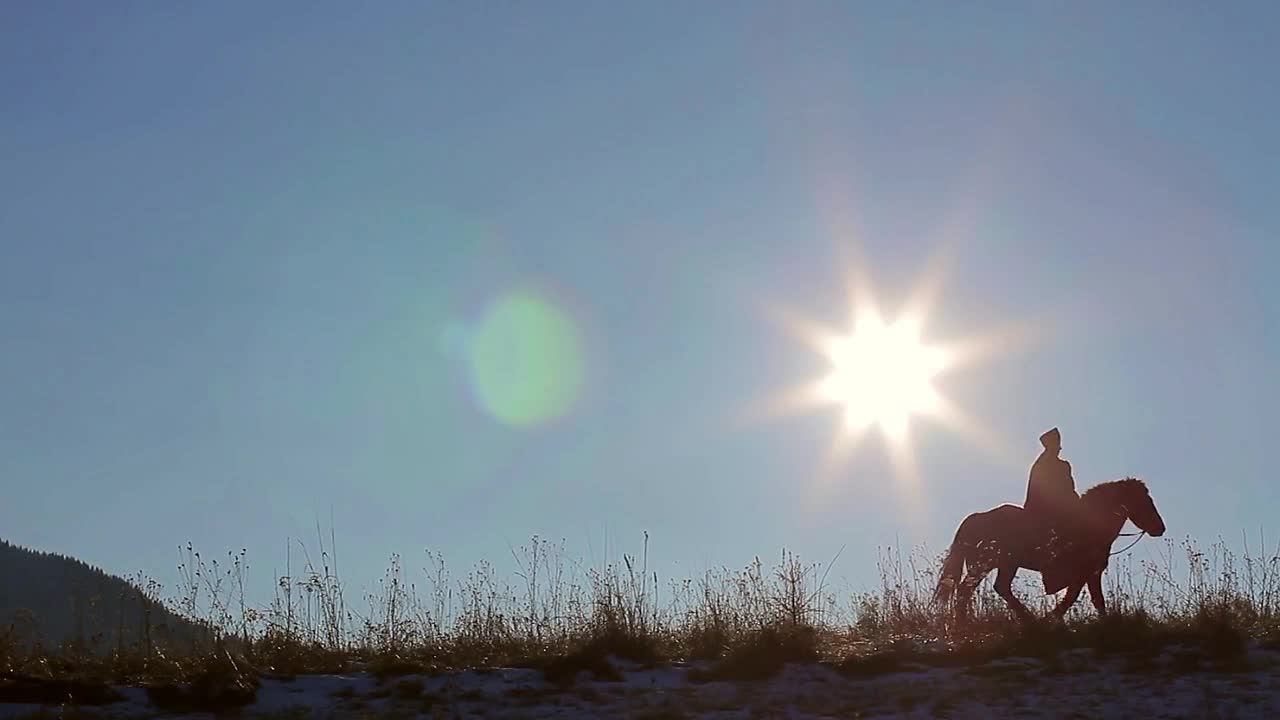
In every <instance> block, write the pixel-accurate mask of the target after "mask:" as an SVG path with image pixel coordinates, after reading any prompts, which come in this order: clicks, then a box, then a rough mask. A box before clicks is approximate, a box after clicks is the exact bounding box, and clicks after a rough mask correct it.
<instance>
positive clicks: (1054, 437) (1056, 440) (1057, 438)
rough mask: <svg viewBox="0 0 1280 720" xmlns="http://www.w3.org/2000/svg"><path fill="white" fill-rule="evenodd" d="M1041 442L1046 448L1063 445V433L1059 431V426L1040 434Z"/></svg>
mask: <svg viewBox="0 0 1280 720" xmlns="http://www.w3.org/2000/svg"><path fill="white" fill-rule="evenodd" d="M1040 444H1041V445H1043V446H1044V447H1045V449H1046V450H1047V449H1048V448H1051V447H1062V433H1060V432H1058V428H1053V429H1052V430H1050V431H1048V432H1046V433H1045V434H1043V435H1041V436H1040Z"/></svg>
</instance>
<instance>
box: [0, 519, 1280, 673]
mask: <svg viewBox="0 0 1280 720" xmlns="http://www.w3.org/2000/svg"><path fill="white" fill-rule="evenodd" d="M317 536H318V538H319V542H317V544H316V545H315V546H313V547H312V548H302V549H301V550H299V556H298V557H295V556H294V553H293V551H290V554H289V556H288V557H287V559H286V567H285V572H284V573H283V574H281V575H279V576H278V577H277V580H276V583H275V588H274V595H273V598H272V600H271V601H270V602H269V603H267V604H266V605H265V606H256V607H255V606H253V605H252V604H251V603H249V602H248V601H247V599H246V598H247V597H248V594H249V593H248V588H247V587H246V584H247V576H248V575H247V571H248V558H247V553H245V552H244V551H243V550H241V551H239V552H235V553H228V554H227V555H226V557H225V558H214V559H210V558H207V557H205V556H202V555H201V554H200V553H199V552H198V551H196V550H195V549H194V548H193V547H191V546H190V545H188V546H186V547H184V548H182V562H181V564H180V565H179V568H178V583H177V585H176V587H175V588H174V590H173V591H172V593H171V594H170V595H167V596H166V595H164V593H163V588H162V587H161V586H160V585H159V584H158V583H155V582H153V581H143V579H141V578H140V579H139V581H137V582H136V583H135V585H136V586H137V588H138V591H139V593H140V594H142V595H144V596H145V597H146V598H148V599H149V601H151V602H154V603H163V604H164V605H165V606H166V607H168V608H170V609H171V610H172V611H173V612H175V613H177V614H178V615H180V616H181V617H183V618H185V619H186V620H187V621H189V622H190V623H192V625H193V626H194V627H195V628H197V629H198V630H199V631H198V632H190V633H186V634H185V635H184V636H183V637H181V638H174V637H169V636H164V635H151V634H147V636H146V640H145V642H144V643H139V644H138V646H137V647H131V648H123V647H120V648H111V649H109V651H107V652H97V653H95V652H86V651H84V650H83V649H82V648H70V647H64V648H61V649H54V648H48V647H43V646H40V645H34V646H33V645H30V644H23V643H18V642H16V641H15V638H16V637H17V635H18V634H19V633H20V631H21V629H20V628H18V627H10V628H7V629H0V671H8V672H11V673H28V674H32V673H34V674H43V675H46V676H48V675H55V674H57V673H59V672H73V671H74V672H83V673H100V674H103V675H106V676H109V677H112V678H117V679H120V678H125V679H136V678H139V677H159V676H163V677H182V676H184V675H189V674H190V673H192V672H196V671H199V670H201V669H207V668H208V667H209V666H210V665H211V664H218V663H223V664H225V663H227V662H230V663H234V664H236V666H237V667H241V666H243V667H251V668H254V669H256V670H260V671H268V672H279V673H298V672H308V671H335V670H342V669H349V668H351V667H354V666H363V667H369V668H371V669H373V670H375V671H379V672H396V671H397V670H407V669H429V668H451V667H476V666H492V665H500V664H513V663H514V664H521V663H531V664H537V663H546V662H549V661H550V660H552V659H555V658H565V657H573V656H575V653H576V654H579V655H580V654H582V653H595V654H612V655H617V656H620V657H625V658H629V659H632V660H635V661H638V662H657V661H664V660H677V659H713V658H724V659H732V658H739V659H741V658H743V657H749V656H752V654H754V655H755V656H768V657H775V658H784V659H818V658H829V659H833V660H847V659H849V658H851V657H853V658H857V657H861V656H867V655H869V654H874V653H877V652H882V651H886V650H902V649H904V648H906V649H911V650H913V651H917V652H938V653H946V652H948V651H951V650H953V649H954V648H956V647H959V646H962V645H963V646H968V647H972V646H973V644H974V643H979V644H981V643H986V644H987V645H989V646H995V645H998V644H999V643H1001V642H1006V641H1008V640H1010V638H1014V637H1016V636H1019V635H1020V634H1021V633H1023V630H1022V629H1021V628H1020V627H1019V626H1018V625H1017V624H1016V623H1015V622H1014V619H1013V617H1012V616H1011V614H1010V613H1009V612H1008V610H1007V608H1006V607H1005V604H1004V601H1003V600H1001V599H1000V598H999V597H998V596H996V595H995V594H994V592H992V590H991V586H990V581H989V580H988V582H986V583H984V584H983V586H981V587H980V588H979V592H978V593H977V595H976V598H975V609H974V613H973V619H972V621H971V622H969V623H968V624H966V625H965V626H963V627H957V626H955V625H954V623H952V622H951V619H950V617H949V616H948V615H947V614H946V613H944V612H942V611H941V610H940V609H939V608H938V607H936V606H935V605H934V604H933V602H932V595H933V589H934V586H935V584H936V581H937V571H938V568H939V559H938V558H936V557H933V556H931V555H930V554H929V553H928V552H927V551H926V550H925V549H923V548H917V549H914V550H911V551H908V552H906V553H905V554H904V553H903V552H902V551H901V550H897V549H885V550H882V551H881V552H880V554H879V562H878V568H879V577H880V583H879V587H877V588H872V589H866V590H862V591H839V590H836V589H835V588H834V587H833V585H832V584H831V583H830V577H831V572H832V565H833V563H834V562H835V561H834V560H833V561H831V562H827V563H805V562H802V561H801V560H800V559H799V558H798V557H797V556H795V555H794V554H792V553H789V552H783V553H781V554H780V556H779V557H778V559H777V560H776V561H775V562H773V563H769V564H766V563H765V562H764V561H763V560H761V559H759V558H756V559H754V560H753V561H752V562H750V563H748V564H747V565H745V566H743V567H740V568H721V569H716V570H711V571H707V572H705V573H703V574H702V575H700V576H697V577H691V578H681V579H676V580H667V581H665V582H664V581H661V579H660V578H659V577H658V575H657V573H656V572H654V571H653V570H652V569H651V568H650V564H649V558H648V537H647V536H646V537H645V542H644V547H643V550H642V551H641V553H640V554H639V555H623V556H622V557H621V558H620V559H619V560H618V561H617V562H616V563H612V564H608V565H606V566H604V567H601V568H590V569H587V568H584V566H583V565H582V564H580V563H577V562H574V561H572V560H571V559H570V557H569V555H568V554H567V552H566V550H565V548H564V545H563V544H556V543H552V542H550V541H548V540H546V539H544V538H540V537H534V538H531V540H530V541H529V542H528V543H527V544H525V545H522V546H520V547H518V548H512V550H511V552H512V556H513V559H514V561H515V567H516V571H515V572H514V573H513V574H512V575H511V576H510V577H503V576H500V575H499V574H498V572H497V571H496V570H495V569H494V566H493V565H492V564H489V563H484V562H482V563H480V564H478V565H476V566H475V567H473V568H471V569H470V570H468V571H467V572H466V573H465V574H464V575H462V576H461V577H456V578H455V577H454V576H453V574H452V573H451V569H450V568H449V566H448V565H447V564H446V562H445V560H444V558H443V557H442V556H441V555H440V554H439V553H436V552H430V551H428V552H426V553H425V554H424V555H423V557H422V558H420V561H419V563H418V567H416V568H413V569H411V568H410V564H409V563H406V562H405V561H404V559H403V558H402V557H400V556H398V555H394V556H392V557H391V559H390V562H389V564H388V566H387V568H386V571H385V573H384V574H383V577H382V579H381V580H380V582H379V583H378V585H377V587H376V588H375V589H373V590H371V591H369V592H367V593H365V594H364V596H363V597H362V598H361V600H362V602H361V603H359V604H358V605H356V606H353V604H352V603H350V602H349V600H348V598H347V589H346V587H345V585H344V584H343V583H342V582H341V579H340V577H339V575H338V568H337V561H336V550H335V544H334V542H333V537H332V534H331V535H330V537H329V538H328V539H326V538H324V536H323V534H320V533H318V534H317ZM1150 542H1151V543H1159V544H1158V546H1157V547H1158V552H1157V553H1156V559H1155V560H1154V561H1138V562H1135V561H1134V560H1133V557H1134V556H1133V555H1132V554H1130V555H1123V556H1119V557H1116V558H1113V562H1112V564H1111V567H1110V569H1109V570H1108V572H1107V574H1106V576H1105V578H1106V583H1105V589H1106V592H1107V601H1108V605H1109V609H1110V610H1111V612H1112V614H1113V616H1115V617H1117V618H1120V620H1119V621H1127V622H1130V624H1131V625H1132V624H1134V623H1136V624H1137V625H1139V626H1141V627H1142V628H1144V630H1143V633H1144V634H1142V635H1141V642H1155V641H1156V639H1157V638H1159V637H1165V638H1170V637H1182V638H1184V639H1185V638H1186V637H1189V636H1188V635H1187V633H1188V632H1192V631H1194V630H1196V629H1203V628H1214V630H1213V632H1216V633H1218V635H1222V634H1223V633H1225V634H1226V635H1229V636H1231V637H1236V638H1243V637H1248V636H1254V637H1261V638H1264V639H1268V640H1271V639H1273V638H1275V637H1276V632H1275V631H1276V628H1277V627H1280V623H1278V622H1277V619H1278V617H1280V616H1278V610H1280V554H1277V553H1276V552H1275V551H1274V550H1273V551H1271V552H1270V553H1268V552H1267V549H1266V547H1265V544H1259V545H1258V547H1257V549H1255V548H1254V547H1251V546H1250V544H1249V543H1248V542H1245V543H1244V546H1243V550H1242V552H1235V551H1232V550H1231V549H1230V548H1229V547H1228V546H1227V545H1226V543H1224V542H1222V541H1218V542H1215V543H1214V544H1213V545H1211V546H1210V547H1209V548H1208V549H1207V550H1200V549H1199V548H1198V547H1197V546H1196V545H1195V544H1194V543H1192V542H1190V541H1186V542H1183V543H1181V544H1177V543H1174V542H1172V541H1150ZM1143 547H1144V548H1148V547H1150V545H1149V544H1148V545H1144V546H1143ZM1036 581H1038V576H1037V575H1034V574H1030V573H1028V574H1026V576H1025V577H1023V578H1020V582H1019V585H1018V586H1016V587H1015V590H1016V591H1017V592H1018V593H1019V595H1020V596H1021V597H1022V598H1023V599H1024V601H1027V602H1028V604H1029V605H1030V606H1031V607H1032V609H1033V610H1035V611H1038V612H1039V613H1041V614H1042V615H1043V614H1045V613H1047V612H1048V611H1049V610H1050V609H1051V608H1052V606H1053V604H1054V603H1055V602H1056V600H1057V598H1056V597H1053V596H1049V597H1046V596H1044V595H1043V593H1041V592H1039V591H1038V588H1036V587H1035V582H1036ZM360 606H362V607H360ZM1091 615H1092V608H1091V606H1090V605H1089V603H1088V601H1087V599H1086V597H1083V596H1082V598H1081V600H1080V602H1079V603H1078V604H1077V605H1076V607H1075V608H1074V609H1073V610H1072V612H1071V613H1070V614H1069V615H1068V625H1067V629H1066V632H1067V633H1068V634H1070V633H1073V632H1074V633H1076V635H1075V637H1076V638H1077V639H1079V640H1080V641H1081V642H1083V641H1086V640H1089V639H1090V638H1093V639H1097V638H1098V637H1099V636H1098V634H1097V633H1094V634H1090V632H1089V631H1088V627H1089V626H1090V624H1091V623H1092V621H1091V620H1090V618H1091ZM1109 622H1113V623H1114V622H1118V621H1117V620H1114V619H1113V620H1111V621H1109ZM1112 629H1114V627H1112ZM1178 633H1182V634H1181V635H1179V634H1178ZM1135 642H1137V641H1135Z"/></svg>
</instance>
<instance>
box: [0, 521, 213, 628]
mask: <svg viewBox="0 0 1280 720" xmlns="http://www.w3.org/2000/svg"><path fill="white" fill-rule="evenodd" d="M197 632H198V629H197V627H196V626H195V625H194V624H192V623H190V622H188V621H186V620H184V619H182V618H180V617H178V616H177V615H175V614H173V613H172V612H170V611H169V610H168V609H167V608H165V607H163V606H162V605H161V603H160V602H158V601H157V600H155V599H154V598H150V597H148V596H147V594H146V592H144V590H143V589H142V588H140V587H138V586H137V585H136V584H135V583H131V582H129V581H127V580H125V579H123V578H120V577H117V576H115V575H111V574H108V573H107V572H105V571H103V570H101V569H99V568H96V567H93V566H92V565H89V564H87V563H85V562H82V561H80V560H77V559H75V558H72V557H67V556H65V555H59V554H56V553H47V552H40V551H37V550H31V549H28V548H25V547H21V546H18V545H14V544H12V543H10V542H8V541H5V540H3V539H0V639H4V638H7V639H8V640H10V641H16V642H18V643H20V644H23V645H26V646H30V645H31V644H32V643H35V642H38V643H40V644H41V645H42V646H44V647H46V648H53V647H58V646H70V647H74V648H79V649H83V650H86V651H89V652H106V651H110V650H113V649H117V648H121V647H126V648H128V647H137V646H138V645H139V644H145V643H147V642H149V641H150V642H174V641H181V640H189V639H191V638H193V637H195V634H196V633H197Z"/></svg>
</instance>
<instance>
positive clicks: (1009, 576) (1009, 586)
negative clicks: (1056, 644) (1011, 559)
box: [996, 565, 1035, 622]
mask: <svg viewBox="0 0 1280 720" xmlns="http://www.w3.org/2000/svg"><path fill="white" fill-rule="evenodd" d="M1017 575H1018V566H1017V565H1001V566H1000V568H999V570H997V572H996V593H997V594H999V595H1000V597H1002V598H1004V601H1005V602H1006V603H1009V607H1011V608H1013V611H1014V612H1015V613H1017V615H1018V617H1019V618H1022V620H1023V621H1024V622H1031V621H1032V620H1034V619H1035V618H1034V616H1032V614H1031V611H1030V610H1028V609H1027V606H1026V605H1023V604H1022V601H1021V600H1019V599H1018V596H1017V595H1014V594H1013V578H1014V577H1016V576H1017Z"/></svg>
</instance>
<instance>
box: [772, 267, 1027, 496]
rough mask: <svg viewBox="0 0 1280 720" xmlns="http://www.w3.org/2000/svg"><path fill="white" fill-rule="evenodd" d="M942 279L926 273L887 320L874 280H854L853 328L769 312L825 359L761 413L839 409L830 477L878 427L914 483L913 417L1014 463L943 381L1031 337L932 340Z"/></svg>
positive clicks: (826, 465)
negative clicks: (928, 330)
mask: <svg viewBox="0 0 1280 720" xmlns="http://www.w3.org/2000/svg"><path fill="white" fill-rule="evenodd" d="M940 274H941V270H940V269H939V267H935V268H934V272H931V273H928V274H926V276H925V278H924V279H923V281H922V282H921V284H920V285H919V286H918V287H917V288H916V289H915V291H914V292H912V293H911V295H910V297H909V298H908V299H907V302H906V303H904V305H903V307H902V309H901V310H900V311H899V313H898V314H897V315H896V316H892V318H891V320H888V321H886V319H885V317H884V316H883V315H881V313H880V310H879V308H880V305H879V303H878V302H877V301H876V299H875V297H874V295H873V293H872V292H871V289H870V282H869V279H867V278H865V276H854V277H852V278H851V282H850V285H849V290H850V300H851V301H852V302H851V305H850V307H851V310H852V311H853V317H854V323H853V325H852V329H851V330H849V329H843V328H832V327H829V326H826V325H824V324H819V323H815V322H813V321H812V320H809V319H807V318H805V317H803V316H801V315H796V314H794V313H792V312H790V311H787V310H785V309H783V308H780V307H778V306H776V305H771V306H770V307H769V308H768V309H769V312H770V313H771V314H772V315H773V316H774V318H775V319H776V320H778V321H780V322H781V324H782V325H783V326H784V327H785V328H786V329H787V330H789V331H790V332H791V333H792V334H793V335H795V336H796V337H797V338H798V339H800V340H802V341H804V342H805V344H807V345H809V346H810V347H811V348H813V349H814V350H815V351H817V352H818V353H819V354H820V356H822V357H823V358H824V359H825V361H826V362H825V363H824V367H823V368H822V371H821V372H820V373H819V374H818V375H817V376H816V377H814V378H812V379H810V380H808V381H807V382H804V383H801V384H799V385H795V386H792V387H790V388H787V389H785V390H783V391H781V392H779V393H777V394H774V395H773V396H772V398H771V399H770V400H769V401H768V402H767V405H766V406H765V407H763V408H761V410H762V411H763V413H764V414H765V415H768V416H776V415H790V414H792V413H796V412H805V411H810V410H815V409H821V408H832V407H834V408H838V409H839V411H840V414H841V416H842V420H841V425H842V427H841V429H840V431H839V432H837V433H836V434H835V437H834V438H833V442H832V444H831V447H830V448H829V450H828V453H827V456H826V459H825V460H824V462H823V463H822V465H823V469H822V470H821V475H822V477H823V478H824V479H825V478H830V477H832V473H835V472H838V470H839V468H840V465H842V463H843V460H844V459H846V458H847V456H848V455H849V454H850V453H852V452H853V450H854V449H855V447H856V446H857V445H859V444H860V443H861V441H862V439H863V438H864V437H865V436H866V435H867V431H869V430H873V429H875V430H878V431H879V434H880V435H881V436H882V437H883V438H884V440H885V444H886V448H887V450H888V452H889V456H890V459H891V460H892V461H893V464H894V465H895V467H896V468H897V469H898V471H899V473H900V477H901V478H902V479H904V480H908V481H910V480H911V479H912V477H913V476H914V474H915V470H914V459H913V453H912V450H911V447H912V442H911V434H912V433H911V430H912V427H911V426H912V420H913V419H914V418H927V419H929V420H930V421H933V422H936V423H938V424H940V425H942V426H945V427H947V428H949V429H950V430H952V431H953V432H957V433H959V434H960V435H962V436H964V437H965V438H966V439H968V440H969V441H971V443H972V444H973V445H974V446H975V447H977V448H979V449H981V450H983V451H987V452H989V453H991V454H992V455H993V456H995V457H997V458H999V459H1000V460H1002V461H1004V460H1007V459H1008V457H1009V452H1008V448H1007V447H1006V445H1005V443H1004V442H1003V441H1002V440H1001V439H1000V438H999V437H997V436H995V435H994V434H993V433H992V432H991V431H990V430H989V429H987V428H985V427H984V426H983V423H981V422H979V421H978V420H977V419H976V418H974V417H972V416H970V415H969V414H968V413H967V412H965V411H964V410H962V409H961V408H960V407H957V406H956V404H955V403H953V402H951V401H949V400H948V399H947V397H946V396H945V395H944V393H943V392H942V391H941V390H940V389H939V388H938V387H937V385H936V383H937V382H938V381H939V380H941V379H942V376H943V375H946V374H949V373H951V372H953V371H955V370H957V369H959V368H962V367H965V366H969V365H972V364H973V363H974V362H975V361H978V360H980V359H982V358H984V357H987V356H989V355H990V354H992V353H993V352H997V351H1004V350H1007V349H1009V348H1010V347H1012V346H1013V345H1015V344H1018V343H1020V342H1022V341H1023V339H1024V337H1023V336H1024V332H1023V331H1022V330H1019V329H1017V328H1016V327H1014V328H1007V329H1005V330H1002V331H997V332H994V333H992V332H988V333H984V334H983V335H982V336H973V337H969V338H964V339H955V340H952V341H950V342H948V343H946V344H945V345H939V344H934V343H927V342H925V341H924V339H923V335H922V327H923V325H924V324H925V320H926V318H927V317H928V315H929V309H930V307H931V305H932V303H933V300H934V299H935V296H936V293H937V290H938V286H939V284H940V283H939V278H940Z"/></svg>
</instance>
